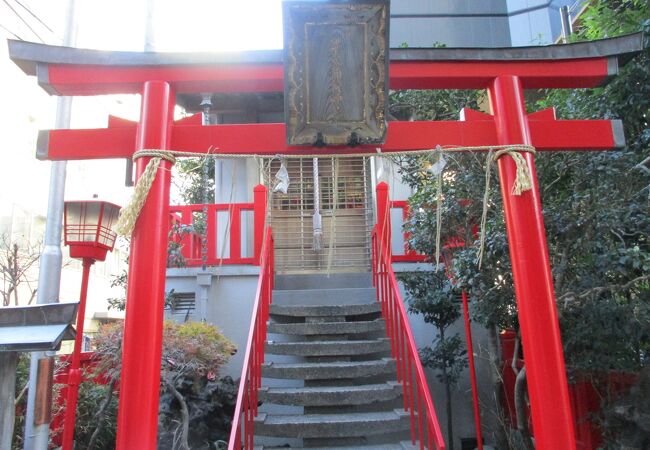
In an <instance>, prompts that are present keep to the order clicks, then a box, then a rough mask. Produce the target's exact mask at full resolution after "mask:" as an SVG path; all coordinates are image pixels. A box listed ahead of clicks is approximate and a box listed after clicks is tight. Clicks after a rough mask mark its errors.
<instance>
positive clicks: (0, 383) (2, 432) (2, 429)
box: [0, 352, 18, 448]
mask: <svg viewBox="0 0 650 450" xmlns="http://www.w3.org/2000/svg"><path fill="white" fill-rule="evenodd" d="M16 366H18V353H17V352H0V448H11V439H12V437H13V435H14V420H15V418H16V407H15V405H14V401H15V399H16Z"/></svg>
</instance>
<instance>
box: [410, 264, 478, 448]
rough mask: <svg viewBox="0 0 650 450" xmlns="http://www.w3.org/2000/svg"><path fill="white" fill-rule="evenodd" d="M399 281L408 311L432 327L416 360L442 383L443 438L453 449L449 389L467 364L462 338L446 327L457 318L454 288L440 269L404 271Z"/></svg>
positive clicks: (458, 314)
mask: <svg viewBox="0 0 650 450" xmlns="http://www.w3.org/2000/svg"><path fill="white" fill-rule="evenodd" d="M400 281H401V282H402V283H403V284H404V289H405V290H406V297H407V301H408V304H409V312H411V313H415V314H421V315H422V317H423V318H424V321H425V322H426V323H429V324H431V325H433V326H434V328H435V329H436V333H437V334H436V336H435V338H434V339H433V342H432V344H433V345H432V346H431V347H423V348H420V349H419V352H420V360H421V361H422V364H423V365H424V366H425V367H429V368H431V369H434V370H436V371H437V373H436V377H437V378H438V381H440V382H441V383H442V384H443V385H444V386H445V397H446V398H445V403H446V405H445V406H446V410H447V436H448V438H447V441H448V447H449V450H454V428H453V425H452V423H453V421H452V419H453V409H452V401H451V390H452V388H453V387H454V386H456V385H457V384H458V380H459V379H460V375H461V372H462V370H463V369H464V368H465V367H467V357H466V354H467V351H466V350H465V346H464V345H463V341H462V339H461V338H460V336H459V335H458V333H455V334H451V333H450V330H449V327H450V326H452V325H453V324H454V323H455V322H456V321H457V320H458V318H459V317H460V310H459V308H458V291H457V289H455V287H454V286H453V284H452V283H451V282H450V280H449V279H448V278H447V276H446V275H445V273H444V271H442V270H441V271H437V272H411V273H407V274H404V275H401V276H400Z"/></svg>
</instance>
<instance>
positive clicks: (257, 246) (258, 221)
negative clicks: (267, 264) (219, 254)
mask: <svg viewBox="0 0 650 450" xmlns="http://www.w3.org/2000/svg"><path fill="white" fill-rule="evenodd" d="M267 195H268V192H267V189H266V187H265V186H264V185H262V184H258V185H257V186H255V187H254V188H253V230H254V231H253V247H254V252H253V253H254V257H255V264H256V265H258V266H259V265H260V260H261V258H262V245H263V244H264V230H265V229H266V202H267V201H268V200H267Z"/></svg>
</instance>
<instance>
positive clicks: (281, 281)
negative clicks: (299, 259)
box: [274, 272, 372, 290]
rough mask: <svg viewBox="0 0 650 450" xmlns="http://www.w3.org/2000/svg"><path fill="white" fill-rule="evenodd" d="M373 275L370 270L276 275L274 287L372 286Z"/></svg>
mask: <svg viewBox="0 0 650 450" xmlns="http://www.w3.org/2000/svg"><path fill="white" fill-rule="evenodd" d="M371 286H372V277H371V274H370V273H368V272H360V273H334V274H330V275H329V276H328V275H319V274H305V275H276V276H275V283H274V287H275V289H278V290H293V289H330V288H331V289H337V288H348V287H349V288H356V287H371Z"/></svg>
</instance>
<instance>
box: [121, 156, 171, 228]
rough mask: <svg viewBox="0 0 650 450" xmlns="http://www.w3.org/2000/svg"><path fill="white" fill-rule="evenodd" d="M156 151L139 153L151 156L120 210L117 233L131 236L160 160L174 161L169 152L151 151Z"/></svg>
mask: <svg viewBox="0 0 650 450" xmlns="http://www.w3.org/2000/svg"><path fill="white" fill-rule="evenodd" d="M151 153H158V154H156V155H153V154H152V155H141V156H153V158H151V159H150V160H149V163H147V167H146V168H145V169H144V172H143V173H142V176H141V177H140V179H139V180H138V183H137V184H136V185H135V188H134V189H133V195H132V196H131V200H130V201H129V204H128V205H127V206H125V207H124V208H122V209H121V210H120V217H119V219H118V220H117V224H116V226H115V229H116V231H117V233H118V234H119V235H121V236H126V237H128V236H131V233H133V229H134V228H135V223H136V221H137V220H138V217H139V216H140V211H142V207H143V206H144V202H145V201H146V200H147V195H148V194H149V190H150V189H151V185H152V184H153V182H154V180H155V179H156V174H157V173H158V168H159V167H160V162H161V161H162V160H163V159H165V160H167V161H170V162H171V163H172V164H174V163H175V162H176V158H174V156H173V155H172V154H171V153H167V152H151Z"/></svg>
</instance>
